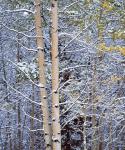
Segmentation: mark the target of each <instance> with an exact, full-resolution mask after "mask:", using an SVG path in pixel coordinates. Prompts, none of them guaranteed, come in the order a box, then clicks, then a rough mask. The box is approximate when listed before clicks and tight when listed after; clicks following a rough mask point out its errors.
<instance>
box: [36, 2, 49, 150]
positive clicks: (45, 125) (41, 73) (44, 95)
mask: <svg viewBox="0 0 125 150" xmlns="http://www.w3.org/2000/svg"><path fill="white" fill-rule="evenodd" d="M40 3H41V1H40V0H35V27H36V35H37V38H36V39H37V48H38V65H39V80H40V84H41V86H42V87H41V88H40V94H41V104H42V106H41V107H42V112H43V128H44V133H45V134H44V137H45V144H46V150H51V128H50V124H49V110H48V104H47V93H46V79H45V62H44V45H43V43H44V42H43V33H42V18H41V13H40Z"/></svg>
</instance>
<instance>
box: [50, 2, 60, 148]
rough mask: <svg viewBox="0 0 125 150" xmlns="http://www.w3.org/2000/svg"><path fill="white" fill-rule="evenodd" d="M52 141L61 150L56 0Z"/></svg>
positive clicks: (55, 12)
mask: <svg viewBox="0 0 125 150" xmlns="http://www.w3.org/2000/svg"><path fill="white" fill-rule="evenodd" d="M51 15H52V16H51V17H52V30H51V38H52V49H51V53H52V131H53V136H52V142H53V150H61V128H60V119H59V90H58V87H59V60H58V12H57V0H52V14H51Z"/></svg>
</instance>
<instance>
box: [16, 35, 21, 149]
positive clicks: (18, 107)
mask: <svg viewBox="0 0 125 150" xmlns="http://www.w3.org/2000/svg"><path fill="white" fill-rule="evenodd" d="M17 38H18V43H17V62H20V45H19V42H20V41H19V34H18V35H17ZM17 105H18V106H17V114H18V135H17V136H18V141H19V150H21V149H22V131H21V110H20V100H19V101H18V104H17Z"/></svg>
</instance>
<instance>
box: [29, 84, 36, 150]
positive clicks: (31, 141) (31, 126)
mask: <svg viewBox="0 0 125 150" xmlns="http://www.w3.org/2000/svg"><path fill="white" fill-rule="evenodd" d="M34 93H35V89H34V84H32V100H33V101H34V100H35V98H34V96H35V95H34ZM30 115H31V116H32V117H33V118H34V103H32V108H31V113H30ZM33 118H31V119H30V128H31V130H33V129H34V119H33ZM34 144H35V139H34V133H33V132H32V131H31V132H30V149H31V150H34Z"/></svg>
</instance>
